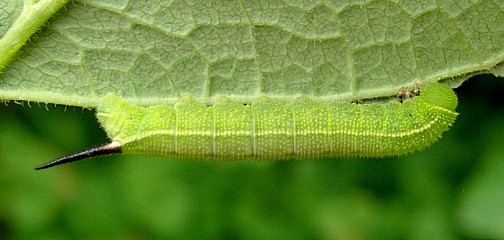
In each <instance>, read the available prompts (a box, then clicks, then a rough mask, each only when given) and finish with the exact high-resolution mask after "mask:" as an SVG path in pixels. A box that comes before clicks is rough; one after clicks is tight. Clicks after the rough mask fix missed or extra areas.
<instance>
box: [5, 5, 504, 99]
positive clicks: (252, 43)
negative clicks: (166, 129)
mask: <svg viewBox="0 0 504 240" xmlns="http://www.w3.org/2000/svg"><path fill="white" fill-rule="evenodd" d="M40 3H41V2H40ZM4 4H5V5H6V6H8V8H6V9H7V10H5V11H4V12H2V13H1V14H2V18H1V19H2V20H1V25H2V26H11V29H16V28H17V27H18V25H16V24H14V23H13V18H12V15H13V14H18V20H19V19H21V18H22V17H23V14H21V10H20V9H18V8H20V7H21V6H20V4H18V3H4ZM503 9H504V3H503V2H502V1H497V0H485V1H478V2H473V1H463V2H460V1H443V2H440V3H439V4H436V3H434V2H432V3H426V4H419V3H417V1H399V2H398V3H395V2H392V1H343V2H342V1H334V2H326V1H309V2H305V1H299V2H298V1H270V0H267V1H266V0H265V1H260V0H258V1H243V2H241V1H212V2H206V3H202V2H199V1H195V2H193V1H181V0H174V1H161V0H157V1H119V0H115V1H112V0H109V1H101V0H100V1H93V0H88V1H74V2H73V3H72V4H67V5H65V8H64V9H62V10H61V11H60V12H59V13H58V14H57V16H55V17H53V18H52V19H51V20H50V22H49V23H48V24H47V25H46V26H45V28H43V29H42V30H41V31H40V32H38V33H37V34H36V36H35V37H33V38H32V39H31V41H30V43H29V44H28V46H27V47H26V48H25V49H24V50H23V51H22V52H21V53H20V54H18V55H17V56H16V58H15V60H14V61H12V62H11V64H10V65H9V66H7V67H6V66H5V63H2V64H3V65H2V66H0V67H2V68H4V72H3V73H2V74H1V75H0V99H15V100H27V101H42V102H51V103H61V104H67V105H76V106H90V107H92V106H95V105H96V103H97V100H98V99H99V98H100V97H102V96H104V95H105V94H106V93H108V92H116V93H117V94H119V95H122V96H123V97H125V98H127V99H128V100H130V101H131V102H132V103H135V104H140V105H152V104H164V103H168V104H169V103H174V102H175V101H177V99H178V97H179V96H180V95H181V94H182V93H185V92H188V93H191V94H192V95H194V96H195V97H196V98H199V99H201V100H202V101H205V102H211V101H212V97H214V96H216V95H227V96H230V97H231V98H234V99H236V100H239V101H243V102H250V101H251V100H252V99H254V98H255V97H257V96H258V95H260V94H266V95H270V96H275V97H279V98H285V99H291V98H292V97H294V96H296V95H299V94H304V95H308V96H311V97H313V98H317V99H330V100H355V99H362V98H372V97H377V96H390V95H393V94H394V93H395V92H396V91H397V89H398V88H399V87H400V86H404V85H407V86H411V85H412V83H413V82H414V81H420V82H423V81H438V80H447V79H448V80H449V79H452V78H456V79H457V82H459V83H460V82H461V81H463V80H465V79H466V78H467V76H471V73H475V72H477V73H481V72H493V67H494V66H495V65H496V64H498V63H500V62H502V61H503V60H504V41H502V39H504V24H503V23H504V11H503ZM45 14H46V15H47V12H46V13H45ZM46 15H44V16H46ZM31 19H42V18H39V17H38V16H32V17H31ZM19 27H23V26H19ZM7 36H8V34H6V35H4V38H3V39H2V41H5V40H4V39H5V37H7ZM20 39H22V37H21V36H20ZM3 49H5V46H3ZM4 51H5V50H4ZM0 55H4V56H8V55H5V52H2V53H0ZM460 76H462V77H460ZM459 83H452V86H455V85H457V84H459Z"/></svg>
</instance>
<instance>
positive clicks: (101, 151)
mask: <svg viewBox="0 0 504 240" xmlns="http://www.w3.org/2000/svg"><path fill="white" fill-rule="evenodd" d="M121 152H122V147H121V145H120V144H119V143H117V142H111V143H109V144H105V145H103V146H100V147H95V148H91V149H88V150H85V151H82V152H78V153H74V154H71V155H67V156H64V157H61V158H58V159H56V160H53V161H51V162H48V163H45V164H43V165H40V166H38V167H36V168H35V170H41V169H46V168H50V167H54V166H57V165H60V164H65V163H70V162H75V161H79V160H83V159H87V158H92V157H98V156H104V155H110V154H114V153H121Z"/></svg>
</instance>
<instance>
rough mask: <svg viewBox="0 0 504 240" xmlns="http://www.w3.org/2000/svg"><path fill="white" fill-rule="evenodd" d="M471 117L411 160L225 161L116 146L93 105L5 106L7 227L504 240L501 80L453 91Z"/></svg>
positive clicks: (2, 193) (20, 233)
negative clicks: (94, 151)
mask: <svg viewBox="0 0 504 240" xmlns="http://www.w3.org/2000/svg"><path fill="white" fill-rule="evenodd" d="M455 91H456V92H457V94H458V96H459V100H460V104H459V107H458V108H457V110H458V112H460V116H459V117H458V119H457V121H456V122H455V126H454V127H453V128H452V129H451V130H450V131H448V132H446V133H445V134H444V136H443V139H441V141H439V142H438V143H436V144H434V145H433V146H432V147H430V148H428V149H426V150H424V151H422V152H418V153H415V154H411V155H409V156H406V157H401V158H384V159H327V160H317V161H304V162H300V161H298V162H296V161H290V162H235V163H215V162H197V161H179V160H173V159H163V158H146V157H126V156H114V157H104V158H98V159H94V160H87V161H81V162H78V163H73V164H67V165H62V166H58V167H55V168H51V169H48V170H44V171H34V170H33V168H34V167H35V166H37V165H39V164H42V163H44V162H47V161H49V160H52V159H54V158H56V157H60V156H62V155H66V154H69V153H73V152H76V151H80V150H83V149H85V148H88V147H91V146H96V145H100V144H102V143H105V142H106V141H107V140H106V136H105V134H104V133H103V131H102V130H101V129H100V128H99V126H98V124H97V123H96V120H95V118H94V115H93V114H94V113H93V112H92V111H88V110H82V109H81V108H74V107H67V108H65V106H54V105H48V106H47V108H48V109H49V110H46V106H45V104H40V106H38V105H37V104H36V103H31V104H30V105H31V108H30V107H28V105H27V103H24V107H23V106H20V105H17V104H15V103H13V102H11V103H9V104H8V106H5V105H4V104H1V106H0V238H1V239H5V238H21V239H33V238H37V239H68V238H72V239H109V238H121V239H156V238H159V239H161V238H170V239H187V238H205V239H214V238H220V239H222V238H242V239H266V238H269V239H301V238H302V239H307V238H310V239H363V238H382V239H398V238H401V239H460V238H462V239H473V238H504V104H503V103H502V99H503V96H504V81H502V79H498V78H495V77H492V76H478V77H476V78H474V79H472V80H470V81H468V82H465V83H464V84H463V86H462V87H460V88H458V89H456V90H455Z"/></svg>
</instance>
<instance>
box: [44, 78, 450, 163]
mask: <svg viewBox="0 0 504 240" xmlns="http://www.w3.org/2000/svg"><path fill="white" fill-rule="evenodd" d="M404 93H405V95H406V96H409V91H404V89H402V88H401V90H400V91H399V93H398V98H400V99H402V98H403V96H402V95H404ZM414 93H415V95H419V96H415V97H413V98H411V97H406V99H405V100H404V101H396V100H393V101H390V102H388V103H384V104H354V103H328V102H318V101H315V100H312V99H310V98H308V97H299V98H297V99H295V100H294V101H292V102H291V103H285V102H281V101H278V100H274V99H272V98H269V97H259V98H258V99H257V100H256V101H255V102H253V103H252V104H250V105H244V104H242V103H237V102H234V101H232V100H230V99H229V98H226V97H218V98H217V99H216V100H215V102H214V104H213V105H212V106H207V105H205V104H203V103H201V102H198V101H197V100H196V99H194V98H193V97H191V96H190V95H187V94H186V95H183V96H182V97H181V99H180V101H179V102H178V103H177V104H175V105H174V106H164V105H157V106H151V107H147V108H144V107H139V106H136V105H133V104H130V103H128V102H126V101H124V100H122V99H121V98H120V97H118V96H117V95H115V94H113V93H110V94H108V95H106V96H105V97H103V99H102V100H101V101H100V103H99V105H98V108H97V114H96V116H97V119H98V121H99V123H100V124H101V126H102V127H103V128H104V129H105V131H106V133H107V135H108V137H109V138H110V140H111V142H110V143H109V144H106V145H104V146H100V147H96V148H92V149H89V150H86V151H83V152H79V153H76V154H72V155H68V156H65V157H62V158H59V159H56V160H54V161H52V162H49V163H46V164H44V165H41V166H39V167H37V168H36V169H37V170H38V169H44V168H48V167H52V166H55V165H59V164H63V163H67V162H73V161H77V160H81V159H86V158H90V157H95V156H101V155H108V154H114V153H122V154H128V155H153V156H162V157H168V158H177V159H195V160H215V161H233V160H248V159H256V160H289V159H295V160H306V159H318V158H329V157H372V158H374V157H386V156H398V155H403V154H408V153H411V152H413V151H415V150H422V149H424V148H426V147H428V146H429V145H431V144H432V143H434V142H436V141H437V140H438V139H439V138H441V136H442V133H443V132H445V131H447V130H448V129H449V127H450V126H451V125H452V123H453V122H454V121H455V118H456V117H457V115H458V113H456V112H455V108H456V106H457V96H456V95H455V93H454V92H453V91H452V90H451V89H450V88H449V87H446V86H443V85H440V84H438V83H426V84H424V85H423V86H422V88H421V93H419V92H418V89H416V88H415V91H414Z"/></svg>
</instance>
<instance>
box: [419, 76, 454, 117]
mask: <svg viewBox="0 0 504 240" xmlns="http://www.w3.org/2000/svg"><path fill="white" fill-rule="evenodd" d="M420 96H421V99H422V100H423V101H425V102H427V103H429V104H432V105H435V106H439V107H442V108H444V109H447V110H449V111H453V112H454V111H455V108H456V107H457V95H455V92H453V90H452V89H451V88H449V87H447V86H445V85H441V84H438V83H426V84H422V85H421V88H420Z"/></svg>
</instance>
